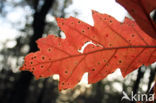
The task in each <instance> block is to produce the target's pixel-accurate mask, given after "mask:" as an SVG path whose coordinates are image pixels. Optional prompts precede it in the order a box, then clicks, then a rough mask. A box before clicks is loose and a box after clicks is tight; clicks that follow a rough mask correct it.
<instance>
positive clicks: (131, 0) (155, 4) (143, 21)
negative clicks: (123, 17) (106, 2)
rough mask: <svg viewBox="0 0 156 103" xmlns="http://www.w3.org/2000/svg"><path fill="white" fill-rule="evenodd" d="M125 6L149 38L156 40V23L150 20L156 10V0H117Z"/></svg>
mask: <svg viewBox="0 0 156 103" xmlns="http://www.w3.org/2000/svg"><path fill="white" fill-rule="evenodd" d="M116 1H117V2H119V3H120V4H121V5H122V6H124V7H125V8H126V9H127V10H128V12H129V13H130V14H131V16H132V17H133V18H134V19H135V21H136V23H137V24H138V25H139V26H140V27H141V28H142V30H144V31H145V32H146V33H147V34H148V35H149V36H151V37H153V38H155V39H156V23H155V22H154V21H153V20H152V19H151V18H150V12H152V10H154V9H156V0H116Z"/></svg>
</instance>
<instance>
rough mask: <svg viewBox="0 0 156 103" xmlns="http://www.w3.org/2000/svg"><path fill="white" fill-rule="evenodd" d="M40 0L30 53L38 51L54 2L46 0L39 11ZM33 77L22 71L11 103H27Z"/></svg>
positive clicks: (35, 14)
mask: <svg viewBox="0 0 156 103" xmlns="http://www.w3.org/2000/svg"><path fill="white" fill-rule="evenodd" d="M38 2H39V0H36V2H34V9H35V13H34V15H33V18H34V21H33V24H32V26H33V32H34V34H33V36H32V38H31V42H30V52H34V51H37V50H38V49H37V45H36V43H35V41H36V40H37V39H39V38H41V37H42V34H43V32H44V27H45V18H46V15H47V13H48V11H49V10H50V8H51V6H52V4H53V3H54V0H44V4H43V5H42V7H41V9H40V10H38V9H37V8H38V6H39V3H38ZM32 78H33V76H32V74H31V73H30V72H27V71H22V72H21V73H20V77H19V80H18V81H17V82H16V83H15V85H14V90H13V92H12V97H11V98H10V100H9V103H25V99H26V96H27V93H28V91H29V90H28V89H29V85H30V83H31V80H32Z"/></svg>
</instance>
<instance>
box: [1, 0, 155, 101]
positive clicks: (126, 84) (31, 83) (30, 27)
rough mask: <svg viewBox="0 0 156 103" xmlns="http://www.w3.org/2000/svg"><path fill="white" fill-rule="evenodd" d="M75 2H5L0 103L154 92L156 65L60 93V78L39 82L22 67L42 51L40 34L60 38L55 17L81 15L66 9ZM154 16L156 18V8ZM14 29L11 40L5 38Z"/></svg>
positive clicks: (100, 98)
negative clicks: (39, 42) (28, 55)
mask: <svg viewBox="0 0 156 103" xmlns="http://www.w3.org/2000/svg"><path fill="white" fill-rule="evenodd" d="M84 1H85V0H84ZM96 1H97V2H98V0H96ZM105 1H106V0H105ZM106 2H107V1H106ZM72 3H73V0H0V25H1V26H0V103H120V102H121V97H122V91H125V92H126V93H128V94H130V93H131V91H134V93H137V92H141V93H147V92H148V91H149V90H150V88H151V87H152V85H153V84H154V80H155V73H156V72H155V71H156V66H155V65H151V66H149V67H144V66H142V67H140V68H139V69H138V70H136V71H134V72H133V73H131V74H130V75H128V76H127V77H126V78H125V79H123V78H122V76H121V74H120V73H119V72H120V71H118V70H117V71H116V72H115V73H113V74H112V75H109V76H108V77H107V78H106V79H104V80H102V81H100V82H98V83H96V84H92V85H87V84H84V83H81V84H79V85H78V86H76V87H75V88H74V89H70V90H65V91H61V92H60V91H58V87H57V85H58V80H57V78H56V76H55V77H54V76H53V77H51V78H45V79H39V80H35V79H34V77H33V75H32V74H31V73H30V72H27V71H22V72H20V71H19V67H20V66H21V65H22V63H23V58H24V56H25V55H27V53H29V52H34V51H37V50H38V49H37V46H36V43H35V41H36V40H37V39H38V38H41V37H45V36H47V34H57V35H58V36H60V33H61V31H60V30H59V28H58V27H57V23H56V21H55V17H68V16H69V15H70V14H71V13H72V16H74V17H77V16H78V15H79V11H76V10H74V9H73V10H67V8H68V7H69V6H70V5H72ZM88 5H89V4H88ZM95 5H96V4H95ZM86 6H87V5H86ZM13 12H19V15H14V13H13ZM21 12H24V13H22V15H21V14H20V13H21ZM127 15H128V14H127ZM152 18H153V20H156V12H153V15H152ZM4 28H8V29H4ZM9 29H10V32H9V37H10V38H9V37H8V38H7V39H5V38H6V36H7V35H6V34H5V33H6V31H7V30H9ZM14 30H16V31H14ZM122 102H123V103H124V102H126V101H122Z"/></svg>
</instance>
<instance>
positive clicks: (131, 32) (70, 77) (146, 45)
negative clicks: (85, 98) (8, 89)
mask: <svg viewBox="0 0 156 103" xmlns="http://www.w3.org/2000/svg"><path fill="white" fill-rule="evenodd" d="M93 19H94V26H90V25H88V24H86V23H84V22H82V21H80V20H78V19H76V18H73V17H70V18H68V19H64V18H57V22H58V26H59V27H60V29H61V30H62V31H64V33H65V34H66V39H61V38H58V37H55V36H53V35H48V36H47V37H46V38H41V39H39V40H37V44H38V47H39V48H40V50H39V51H37V52H35V53H30V54H28V55H27V56H26V57H25V62H24V65H23V66H22V67H21V70H29V71H32V72H33V74H34V75H35V77H36V78H40V77H49V76H51V75H53V74H59V76H60V81H59V89H60V90H61V89H67V88H73V87H74V86H75V85H76V84H77V83H78V82H79V81H80V80H81V78H82V75H83V74H84V73H85V72H88V74H89V75H88V81H89V83H95V82H97V81H99V80H101V79H103V78H105V77H106V76H107V75H108V74H110V73H112V72H114V71H115V70H116V69H117V68H121V72H122V75H123V76H124V77H125V76H126V75H127V74H129V73H131V72H132V71H133V70H135V69H137V68H138V67H139V66H141V65H142V64H145V65H149V64H151V63H153V62H155V61H156V40H155V39H152V38H151V37H150V36H148V35H147V34H145V33H144V32H143V31H142V30H141V29H140V28H139V27H138V26H137V24H136V23H135V22H134V21H131V20H130V19H128V18H125V21H124V23H120V22H118V21H117V20H115V19H114V18H113V17H111V16H109V15H106V14H100V13H97V12H95V11H93ZM89 41H91V42H92V44H89V45H87V47H85V49H84V52H83V53H81V52H79V50H80V49H81V48H82V46H83V45H84V44H86V42H89Z"/></svg>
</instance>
